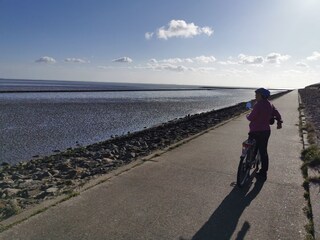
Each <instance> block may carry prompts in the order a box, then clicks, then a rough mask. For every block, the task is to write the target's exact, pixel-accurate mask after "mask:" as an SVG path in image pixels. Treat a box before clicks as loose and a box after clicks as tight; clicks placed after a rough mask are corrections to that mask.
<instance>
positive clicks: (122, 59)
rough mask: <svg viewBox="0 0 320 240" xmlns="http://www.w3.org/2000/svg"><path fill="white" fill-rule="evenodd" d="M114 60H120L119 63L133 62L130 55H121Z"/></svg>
mask: <svg viewBox="0 0 320 240" xmlns="http://www.w3.org/2000/svg"><path fill="white" fill-rule="evenodd" d="M112 62H119V63H132V62H133V61H132V59H131V58H129V57H121V58H117V59H113V60H112Z"/></svg>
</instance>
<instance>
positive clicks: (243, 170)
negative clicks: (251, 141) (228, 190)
mask: <svg viewBox="0 0 320 240" xmlns="http://www.w3.org/2000/svg"><path fill="white" fill-rule="evenodd" d="M249 156H250V151H248V153H247V155H246V156H245V157H240V162H239V166H238V172H237V185H238V187H240V188H241V187H243V186H244V184H245V183H246V181H247V179H248V177H249V175H250V168H251V166H250V164H249V163H248V160H249Z"/></svg>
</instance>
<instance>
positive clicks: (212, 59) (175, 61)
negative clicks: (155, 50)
mask: <svg viewBox="0 0 320 240" xmlns="http://www.w3.org/2000/svg"><path fill="white" fill-rule="evenodd" d="M151 61H152V62H153V63H158V62H159V63H170V64H179V63H180V64H181V63H188V64H190V63H204V64H207V63H213V62H215V61H216V58H215V57H214V56H204V55H202V56H198V57H193V58H168V59H162V60H156V59H150V62H151Z"/></svg>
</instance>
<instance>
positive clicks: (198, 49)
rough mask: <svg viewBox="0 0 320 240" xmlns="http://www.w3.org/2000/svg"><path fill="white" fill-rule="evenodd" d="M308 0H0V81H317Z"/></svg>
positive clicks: (319, 46) (315, 30)
mask: <svg viewBox="0 0 320 240" xmlns="http://www.w3.org/2000/svg"><path fill="white" fill-rule="evenodd" d="M319 12H320V1H318V0H259V1H256V0H232V1H231V0H220V1H215V0H198V1H194V0H193V1H192V0H180V1H178V0H176V1H172V0H170V1H167V0H161V1H152V0H149V1H147V0H140V1H139V0H136V1H134V0H131V1H130V0H117V1H111V0H110V1H102V0H99V1H98V0H91V1H89V0H86V1H85V0H65V1H62V0H55V1H50V0H0V77H2V78H27V79H30V78H31V79H59V80H84V81H106V82H145V83H172V84H195V85H213V86H246V87H260V86H265V87H279V88H280V87H289V88H295V87H303V86H305V85H309V84H312V83H316V82H320V78H319V77H320V25H319V24H318V23H319V22H320V14H319Z"/></svg>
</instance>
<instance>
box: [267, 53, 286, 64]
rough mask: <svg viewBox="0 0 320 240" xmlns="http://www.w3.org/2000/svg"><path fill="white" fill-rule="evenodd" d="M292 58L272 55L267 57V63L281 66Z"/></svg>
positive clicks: (276, 54)
mask: <svg viewBox="0 0 320 240" xmlns="http://www.w3.org/2000/svg"><path fill="white" fill-rule="evenodd" d="M289 58H290V56H289V55H281V54H280V53H270V54H268V55H267V57H266V59H265V60H266V62H267V63H276V64H280V63H281V62H284V61H287V60H288V59H289Z"/></svg>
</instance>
